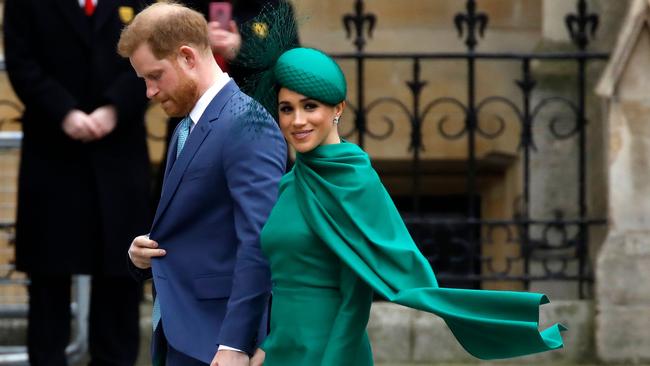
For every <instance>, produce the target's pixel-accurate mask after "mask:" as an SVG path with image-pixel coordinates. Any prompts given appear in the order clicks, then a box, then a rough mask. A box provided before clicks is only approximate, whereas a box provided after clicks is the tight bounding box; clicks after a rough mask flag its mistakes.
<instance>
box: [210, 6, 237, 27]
mask: <svg viewBox="0 0 650 366" xmlns="http://www.w3.org/2000/svg"><path fill="white" fill-rule="evenodd" d="M231 19H232V4H230V3H229V2H227V1H213V2H211V3H210V19H208V20H209V21H211V22H219V27H220V28H222V29H229V28H230V20H231Z"/></svg>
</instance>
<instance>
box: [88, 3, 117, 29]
mask: <svg viewBox="0 0 650 366" xmlns="http://www.w3.org/2000/svg"><path fill="white" fill-rule="evenodd" d="M116 6H117V4H116V2H114V1H107V0H103V1H102V0H99V1H98V2H97V7H96V8H95V14H94V15H93V17H95V19H94V26H93V27H94V30H95V31H98V30H100V29H101V27H102V26H103V25H104V24H105V23H106V21H107V20H108V19H110V17H111V14H113V12H116V11H117V9H116V8H115V7H116Z"/></svg>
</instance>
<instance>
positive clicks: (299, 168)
mask: <svg viewBox="0 0 650 366" xmlns="http://www.w3.org/2000/svg"><path fill="white" fill-rule="evenodd" d="M261 241H262V250H263V251H264V253H265V255H266V256H267V257H268V259H269V261H270V264H271V276H272V283H273V303H272V307H271V331H270V334H269V336H268V338H267V339H266V340H265V342H264V344H263V346H262V348H263V349H264V350H265V351H266V360H265V363H264V364H265V365H266V366H280V365H281V366H303V365H304V366H307V365H309V366H315V365H322V366H334V365H350V366H366V365H372V364H373V361H372V351H371V348H370V342H369V341H368V336H367V334H366V326H367V323H368V317H369V314H370V305H371V302H372V295H373V292H377V293H378V294H379V295H381V296H382V297H384V298H385V299H386V300H388V301H392V302H395V303H398V304H401V305H405V306H409V307H412V308H415V309H419V310H423V311H427V312H430V313H433V314H436V315H438V316H440V317H442V318H443V319H444V320H445V322H446V323H447V325H448V326H449V328H450V329H451V331H452V332H453V334H454V336H455V337H456V338H457V339H458V341H459V342H460V344H461V345H462V346H463V347H464V348H465V349H466V350H467V351H468V352H469V353H470V354H472V355H474V356H475V357H478V358H481V359H495V358H508V357H515V356H521V355H526V354H531V353H536V352H543V351H547V350H551V349H557V348H560V347H562V337H561V336H560V331H561V330H563V327H562V326H561V325H559V324H556V325H554V326H552V327H550V328H548V329H546V330H544V331H543V332H541V333H540V332H539V331H538V329H537V326H538V315H539V305H541V304H543V303H546V302H548V300H547V299H546V297H545V296H544V295H542V294H534V293H526V292H512V291H486V290H464V289H451V288H440V287H438V284H437V281H436V278H435V275H434V273H433V271H432V269H431V267H430V265H429V263H428V261H427V260H426V259H425V258H424V257H423V256H422V254H421V253H420V252H419V250H418V249H417V247H416V245H415V243H414V242H413V240H412V239H411V237H410V235H409V233H408V231H407V229H406V226H405V225H404V223H403V221H402V219H401V217H400V216H399V213H398V212H397V209H396V208H395V206H394V204H393V202H392V200H391V199H390V197H389V196H388V193H387V192H386V190H385V189H384V187H383V185H382V184H381V182H380V180H379V177H378V176H377V174H376V172H375V171H374V170H373V169H372V167H371V165H370V161H369V159H368V156H367V155H366V154H365V153H364V152H363V151H362V150H361V149H360V148H359V147H358V146H356V145H354V144H351V143H347V142H342V143H340V144H334V145H325V146H320V147H318V148H316V149H315V150H312V151H310V152H308V153H306V154H298V155H297V159H296V164H295V165H294V168H293V169H292V171H291V172H289V173H288V174H287V175H286V176H285V177H284V178H283V180H282V182H281V183H280V195H279V197H278V201H277V203H276V205H275V207H274V208H273V210H272V211H271V214H270V216H269V219H268V221H267V223H266V225H265V226H264V229H263V230H262V234H261ZM431 346H432V347H435V345H431Z"/></svg>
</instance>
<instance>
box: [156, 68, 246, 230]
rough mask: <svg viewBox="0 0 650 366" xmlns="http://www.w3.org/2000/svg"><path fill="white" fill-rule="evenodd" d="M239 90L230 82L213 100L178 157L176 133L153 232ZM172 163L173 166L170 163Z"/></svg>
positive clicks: (168, 157)
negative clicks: (215, 125) (191, 165)
mask: <svg viewBox="0 0 650 366" xmlns="http://www.w3.org/2000/svg"><path fill="white" fill-rule="evenodd" d="M238 90H239V88H238V87H237V85H236V84H235V82H234V81H232V80H231V81H230V82H228V84H226V85H225V86H224V87H223V88H222V89H221V90H220V91H219V93H218V94H217V95H216V96H215V97H214V99H212V102H210V104H209V105H208V107H207V108H206V109H205V112H203V115H202V116H201V119H200V120H199V122H198V123H197V124H196V126H195V127H194V129H193V130H192V133H190V135H189V136H188V138H187V141H186V142H185V146H184V147H183V151H181V154H180V155H179V156H178V159H175V157H176V144H177V142H176V137H177V135H178V129H177V131H175V133H174V136H173V141H174V142H173V143H172V145H171V146H170V149H169V152H168V156H167V161H168V163H167V168H166V171H165V178H164V183H163V188H162V194H161V196H160V203H159V204H158V209H157V210H156V216H155V217H154V221H153V224H152V229H151V230H152V231H153V229H154V228H155V226H156V224H157V223H158V221H159V219H160V217H161V216H162V214H163V213H164V212H165V210H166V209H167V206H168V205H169V203H170V201H171V199H172V198H173V197H174V194H175V193H176V190H177V189H178V185H179V183H180V182H181V178H183V174H185V170H186V169H187V166H188V165H189V163H190V162H191V161H192V158H193V157H194V155H195V154H196V152H197V151H198V149H199V147H200V146H201V144H202V143H203V141H205V138H206V137H207V136H208V134H209V133H210V131H211V130H212V122H213V121H215V120H217V119H219V116H220V114H221V111H222V110H223V107H224V106H225V105H226V102H228V100H230V98H232V96H233V95H234V94H235V92H237V91H238ZM169 162H171V164H170V163H169Z"/></svg>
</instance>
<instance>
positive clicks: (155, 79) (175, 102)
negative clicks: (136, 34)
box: [129, 43, 198, 117]
mask: <svg viewBox="0 0 650 366" xmlns="http://www.w3.org/2000/svg"><path fill="white" fill-rule="evenodd" d="M129 60H130V61H131V65H132V66H133V69H135V72H136V73H137V74H138V76H139V77H141V78H143V79H144V82H145V84H146V86H147V98H149V99H151V100H153V101H155V102H158V103H160V105H161V107H162V109H163V110H164V111H165V113H167V115H169V116H171V117H183V116H186V115H188V114H189V113H190V111H191V110H192V107H194V104H195V103H196V101H197V100H198V87H197V85H196V82H195V81H194V80H192V79H191V78H190V77H189V75H188V73H187V70H186V69H184V68H183V65H181V63H182V59H181V61H180V62H179V58H178V57H177V56H176V55H174V56H171V57H168V58H164V59H162V60H159V59H157V58H156V57H155V56H154V55H153V53H152V52H151V48H150V47H149V45H148V44H146V43H143V44H141V45H140V46H139V47H138V48H137V49H136V50H135V52H133V54H132V55H131V57H130V58H129Z"/></svg>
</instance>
